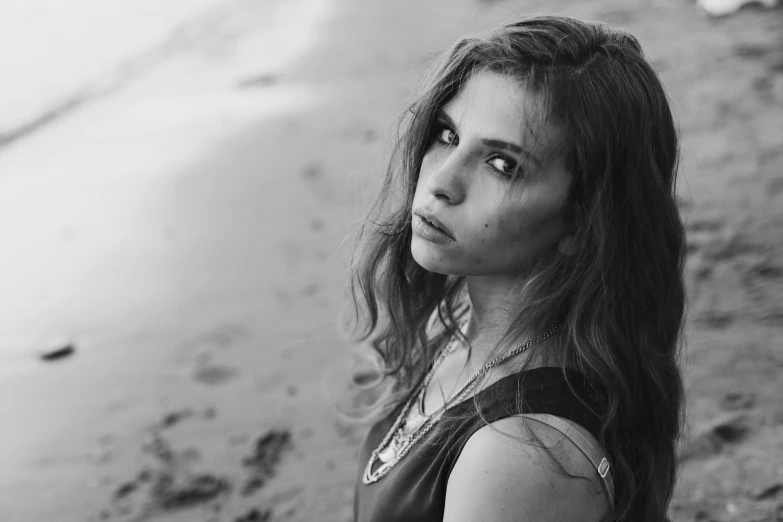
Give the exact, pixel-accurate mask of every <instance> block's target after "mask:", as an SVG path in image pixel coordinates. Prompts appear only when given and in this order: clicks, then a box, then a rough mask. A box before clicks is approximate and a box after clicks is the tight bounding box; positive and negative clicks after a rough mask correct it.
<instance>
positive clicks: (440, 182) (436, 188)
mask: <svg viewBox="0 0 783 522" xmlns="http://www.w3.org/2000/svg"><path fill="white" fill-rule="evenodd" d="M428 170H429V172H428V173H427V181H426V184H425V186H426V187H427V191H429V193H430V194H432V195H433V196H435V198H437V199H442V200H446V201H447V202H448V203H451V204H452V205H454V204H457V203H459V202H461V201H462V200H463V199H464V198H465V183H464V179H463V175H462V174H463V170H464V165H463V164H462V160H461V159H460V158H459V156H458V154H456V153H452V154H451V155H449V156H448V157H446V158H442V159H440V160H439V161H435V162H433V164H432V165H430V166H429V169H428Z"/></svg>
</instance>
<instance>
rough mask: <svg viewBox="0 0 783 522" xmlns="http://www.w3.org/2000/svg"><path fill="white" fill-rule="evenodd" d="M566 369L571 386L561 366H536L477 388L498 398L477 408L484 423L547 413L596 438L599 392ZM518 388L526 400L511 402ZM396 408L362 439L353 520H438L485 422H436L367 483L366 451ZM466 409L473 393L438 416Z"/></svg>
mask: <svg viewBox="0 0 783 522" xmlns="http://www.w3.org/2000/svg"><path fill="white" fill-rule="evenodd" d="M567 372H568V383H570V384H571V388H573V390H572V389H571V388H569V385H568V383H567V382H566V378H565V376H564V375H563V370H562V369H560V368H536V369H532V370H528V371H524V372H520V373H516V374H512V375H508V376H506V377H503V378H501V379H499V380H498V381H496V382H494V383H492V384H491V385H490V386H488V387H487V388H485V389H483V390H481V391H480V392H479V396H480V397H481V396H482V395H485V394H489V393H491V394H493V395H492V397H493V398H494V397H497V398H498V400H495V401H493V402H492V403H491V405H490V406H488V407H487V408H486V409H484V410H482V413H483V414H484V416H485V417H486V419H487V421H488V422H494V421H496V420H500V419H502V418H505V417H509V416H511V415H514V414H522V413H548V414H550V415H555V416H557V417H562V418H564V419H567V420H570V421H572V422H575V423H576V424H579V425H580V426H582V427H583V428H585V429H586V430H587V431H589V432H590V433H591V434H592V435H593V436H594V437H596V438H598V437H597V433H598V430H599V426H600V418H599V416H598V415H599V412H600V402H599V395H598V393H597V391H596V389H595V388H594V387H593V386H591V384H590V383H589V382H588V381H587V380H586V379H585V378H584V377H583V376H582V375H581V374H580V373H578V372H575V371H572V370H567ZM520 388H522V389H524V390H525V392H524V399H525V403H524V404H522V405H521V408H520V407H518V406H517V401H516V398H517V395H518V390H519V389H520ZM577 397H578V398H579V399H581V400H582V401H584V402H586V403H587V405H588V406H585V404H583V403H582V402H580V400H579V399H578V398H577ZM482 398H483V397H482ZM486 399H490V397H489V396H488V397H486ZM401 410H402V405H400V406H398V407H397V408H396V409H395V410H394V411H393V412H392V413H391V414H390V415H389V416H388V417H386V418H385V419H384V420H382V421H380V422H378V423H377V424H375V425H373V426H372V427H371V428H370V430H369V431H368V432H367V434H366V435H365V437H364V440H363V441H362V444H361V447H360V449H359V472H358V475H357V478H356V489H355V494H354V505H353V510H354V515H353V520H354V522H403V521H404V522H441V521H442V520H443V511H444V507H445V500H446V484H447V482H448V479H449V475H450V474H451V470H452V469H453V468H454V464H456V462H457V458H458V457H459V455H460V453H461V452H462V448H463V446H464V445H465V443H466V442H467V441H468V439H469V438H470V436H471V435H473V433H475V432H476V431H477V430H478V429H480V428H481V427H483V426H484V423H483V422H482V421H481V419H479V418H475V419H473V418H471V419H468V420H465V421H461V422H460V423H458V424H457V425H456V427H455V428H454V429H453V430H451V431H450V432H449V433H448V434H439V435H438V434H437V431H438V426H439V425H440V424H441V422H439V423H438V424H436V426H435V427H434V428H433V430H432V431H431V432H430V434H428V435H427V437H426V439H427V441H430V440H431V439H432V437H433V436H437V437H438V438H437V442H436V443H432V444H425V441H419V442H418V443H417V444H416V445H415V446H414V447H413V448H412V449H411V451H410V452H409V453H408V454H407V455H406V456H405V457H403V459H402V460H401V461H400V462H398V463H397V464H396V465H395V466H394V467H393V468H392V469H391V470H390V471H389V472H388V473H387V474H386V476H384V477H382V478H381V479H380V480H378V481H377V482H374V483H372V484H364V483H363V482H362V476H363V474H364V468H365V467H366V466H367V461H368V460H369V458H370V454H371V453H372V452H373V450H375V449H376V448H377V447H378V445H379V444H380V443H381V441H382V440H383V438H384V437H385V436H386V433H387V431H388V430H389V429H390V428H391V426H392V424H394V421H395V420H396V419H397V416H398V415H399V413H400V411H401ZM468 411H474V412H475V409H474V407H473V398H472V397H469V398H468V399H466V400H464V401H462V402H460V403H458V404H455V405H453V406H451V407H450V408H448V409H447V410H446V411H445V412H444V414H443V415H444V417H442V419H443V418H446V417H448V416H453V415H458V414H462V413H466V412H468Z"/></svg>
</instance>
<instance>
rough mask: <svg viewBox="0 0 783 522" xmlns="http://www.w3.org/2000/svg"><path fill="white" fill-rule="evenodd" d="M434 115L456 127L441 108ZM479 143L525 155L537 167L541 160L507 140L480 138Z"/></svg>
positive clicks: (539, 165)
mask: <svg viewBox="0 0 783 522" xmlns="http://www.w3.org/2000/svg"><path fill="white" fill-rule="evenodd" d="M436 117H437V118H438V119H440V120H443V121H444V122H445V123H446V124H447V125H449V126H450V127H452V128H453V129H454V130H456V129H457V125H456V124H455V123H454V120H453V119H451V116H449V115H448V114H446V112H445V111H444V110H443V109H440V110H439V111H438V112H437V114H436ZM481 144H482V145H484V146H486V147H491V148H495V149H504V150H508V151H511V152H514V153H516V154H520V155H522V156H525V157H526V158H527V159H528V160H530V161H531V162H532V163H534V164H535V165H536V166H537V167H541V160H539V159H538V158H536V157H535V156H533V155H532V154H531V153H529V152H528V151H526V150H525V149H523V148H522V147H520V146H519V145H516V144H514V143H509V142H508V141H503V140H498V139H493V138H484V139H482V140H481Z"/></svg>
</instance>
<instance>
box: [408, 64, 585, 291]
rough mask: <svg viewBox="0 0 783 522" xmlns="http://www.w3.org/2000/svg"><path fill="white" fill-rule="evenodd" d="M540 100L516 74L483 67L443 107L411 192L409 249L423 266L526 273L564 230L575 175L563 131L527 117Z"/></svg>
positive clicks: (462, 272)
mask: <svg viewBox="0 0 783 522" xmlns="http://www.w3.org/2000/svg"><path fill="white" fill-rule="evenodd" d="M535 101H536V100H535V95H534V94H533V93H529V92H527V91H526V90H525V89H524V88H523V87H522V86H521V85H520V84H519V83H518V82H517V81H515V80H514V79H512V78H510V77H508V76H504V75H501V74H497V73H493V72H487V71H482V72H478V73H476V74H474V75H472V76H471V77H470V79H469V80H468V81H467V82H466V83H464V84H463V87H462V89H461V90H460V92H459V93H458V95H457V96H456V97H455V98H454V99H452V100H451V101H450V102H449V103H447V104H446V105H445V106H444V107H443V108H442V110H441V111H440V115H439V117H438V119H437V122H436V124H435V126H434V130H433V133H432V136H431V138H430V143H429V146H428V149H427V152H426V154H425V156H424V159H423V162H422V166H421V171H420V173H419V179H418V182H417V185H416V194H415V196H414V199H413V209H412V210H413V223H412V226H413V239H412V242H411V251H412V254H413V258H414V259H415V260H416V262H417V263H418V264H419V265H421V266H422V267H423V268H425V269H427V270H430V271H432V272H437V273H441V274H449V275H460V276H476V275H482V276H487V275H501V274H503V275H520V274H525V273H526V271H527V270H529V268H530V267H531V266H532V264H533V263H535V261H536V259H537V258H538V257H539V256H540V255H541V254H542V253H544V252H546V251H547V250H549V249H551V248H555V247H556V245H557V243H558V241H559V240H560V239H561V238H563V237H564V235H566V233H567V232H568V230H569V225H568V223H567V222H566V219H565V213H564V202H565V200H566V195H567V192H568V187H569V181H570V178H571V176H570V174H569V173H568V172H567V171H566V168H565V158H564V154H563V153H562V151H560V150H558V149H559V147H558V146H557V145H558V143H559V140H558V139H557V132H556V131H557V129H555V128H552V127H547V126H545V127H544V128H535V129H533V127H534V125H533V124H532V122H530V121H529V116H527V115H529V114H532V113H533V111H532V110H531V109H532V108H533V107H534V106H535V105H534V104H535ZM539 127H540V126H539ZM534 145H536V146H535V147H534ZM515 168H518V169H519V170H518V173H517V177H516V179H513V178H512V174H513V172H514V169H515ZM426 220H429V221H430V222H432V221H436V224H438V226H439V228H441V229H443V230H445V232H446V234H443V233H440V232H438V231H437V230H435V229H433V228H432V227H431V226H429V225H427V224H426Z"/></svg>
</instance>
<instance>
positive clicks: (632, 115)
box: [338, 16, 686, 522]
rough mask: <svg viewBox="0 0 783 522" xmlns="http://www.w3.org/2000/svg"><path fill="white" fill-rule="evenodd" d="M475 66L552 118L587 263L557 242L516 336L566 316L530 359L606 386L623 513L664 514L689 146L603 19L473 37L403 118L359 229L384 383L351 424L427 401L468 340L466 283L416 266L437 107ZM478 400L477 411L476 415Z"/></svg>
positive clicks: (527, 288)
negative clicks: (442, 366) (681, 142)
mask: <svg viewBox="0 0 783 522" xmlns="http://www.w3.org/2000/svg"><path fill="white" fill-rule="evenodd" d="M478 71H491V72H495V73H500V74H504V75H507V76H509V77H511V78H514V79H516V80H517V81H518V82H519V83H520V85H522V86H523V87H524V88H525V89H526V90H527V92H533V93H535V94H536V100H538V110H537V113H536V114H537V115H538V117H537V118H536V119H537V120H538V123H541V122H544V121H550V122H556V124H557V126H558V128H559V130H560V131H561V134H562V141H563V143H562V144H561V145H562V146H563V147H564V149H563V150H565V151H566V157H567V166H568V168H569V170H570V173H571V174H572V179H571V183H570V187H569V191H568V196H567V201H566V212H567V214H568V216H569V217H570V219H571V221H572V222H573V223H575V224H576V231H575V238H576V242H577V244H578V245H579V248H578V249H577V250H578V251H577V252H576V254H575V255H563V254H561V253H559V252H558V251H557V249H556V248H553V249H552V251H551V252H548V253H547V254H545V255H544V256H543V257H542V258H541V259H540V260H539V262H538V263H537V264H536V265H535V267H534V268H533V270H532V275H530V276H529V277H528V278H527V279H526V280H525V282H524V284H523V285H522V286H521V288H520V289H519V304H520V309H519V310H520V311H519V313H518V315H517V316H516V317H515V320H514V322H513V324H512V326H511V327H510V329H509V331H508V332H507V333H506V336H505V337H504V339H506V340H510V341H511V342H519V341H522V340H524V339H523V338H522V335H523V332H529V331H538V332H543V331H544V330H546V329H547V328H549V327H550V326H551V325H553V324H555V323H557V322H563V324H564V326H563V328H562V329H561V330H560V331H559V333H558V334H557V335H555V336H554V337H553V338H551V340H550V342H547V343H545V344H541V345H534V346H533V347H531V349H530V352H531V355H530V358H529V359H526V360H527V361H532V360H535V358H536V357H539V359H538V360H539V362H540V361H542V360H544V359H547V358H548V359H547V360H549V361H550V363H551V361H553V360H554V361H556V363H557V365H558V366H561V367H562V368H563V369H564V370H565V369H566V368H570V369H576V370H577V371H579V372H580V373H582V374H583V375H584V376H586V377H587V378H589V379H590V380H591V381H592V382H597V383H599V384H600V386H601V389H602V391H603V393H602V397H603V403H602V410H601V411H600V416H601V419H602V423H601V429H600V433H599V434H598V441H599V443H600V444H601V445H602V447H603V448H604V449H605V451H606V452H607V455H608V458H609V460H610V463H611V465H612V470H613V474H614V481H615V484H616V488H617V489H616V492H615V509H614V512H613V513H612V514H611V518H612V519H614V520H621V521H630V520H633V521H656V522H657V521H660V520H664V519H665V516H666V510H667V507H668V504H669V502H670V500H671V497H672V494H673V489H674V483H675V478H676V474H675V470H676V466H675V465H676V454H675V447H676V443H677V441H678V439H679V436H680V429H681V426H682V422H683V384H682V377H681V374H680V369H679V353H680V341H681V337H682V327H683V321H684V314H685V304H686V297H685V288H684V283H683V266H684V253H685V233H684V228H683V223H682V219H681V217H680V214H679V211H678V208H677V204H676V196H675V191H676V189H675V184H676V175H677V165H678V158H679V148H678V137H677V130H676V128H675V123H674V119H673V116H672V113H671V110H670V107H669V102H668V99H667V95H666V93H665V91H664V88H663V86H662V84H661V82H660V80H659V79H658V77H657V75H656V73H655V71H654V69H653V67H652V66H651V65H650V63H649V62H648V61H647V59H646V58H645V56H644V54H643V52H642V49H641V47H640V45H639V42H638V41H637V40H636V39H635V38H634V37H633V36H631V35H630V34H628V33H626V32H623V31H621V30H618V29H615V28H612V27H609V26H607V25H605V24H603V23H599V22H591V21H581V20H577V19H572V18H568V17H560V16H557V17H554V16H535V17H529V18H524V19H521V20H517V21H514V22H512V23H509V24H507V25H504V26H502V27H499V28H496V29H493V30H489V31H485V32H482V33H478V34H475V35H471V36H469V37H466V38H464V39H461V40H459V41H458V42H456V43H455V44H454V45H453V46H451V47H450V48H449V49H448V50H446V51H445V52H444V53H442V54H441V55H440V56H439V57H438V58H436V59H435V60H434V61H433V62H432V64H431V66H430V68H429V69H428V71H427V73H426V74H425V76H424V79H423V82H422V85H421V88H420V90H419V93H418V94H417V96H416V98H415V99H414V100H413V101H412V102H411V103H410V105H409V107H408V109H407V110H406V111H405V113H404V114H403V115H402V116H401V118H400V120H399V121H398V133H397V136H396V138H397V139H396V140H395V145H394V149H393V151H392V155H391V159H390V161H389V164H388V168H387V170H386V173H385V177H384V179H383V183H382V186H381V189H380V193H379V195H378V197H377V200H376V201H375V202H374V204H373V205H372V207H371V211H370V212H369V214H368V216H367V218H366V220H365V221H364V223H363V225H362V227H361V229H360V231H359V236H358V242H357V247H356V251H355V253H354V257H353V260H352V264H351V269H352V271H351V274H352V279H351V287H350V288H351V291H350V297H351V299H349V303H350V304H351V305H352V306H350V307H349V310H350V311H351V313H350V314H348V316H347V317H346V318H345V321H346V327H347V328H348V330H349V332H350V334H349V335H350V336H351V337H352V339H354V340H355V341H356V342H357V343H359V344H360V345H363V346H366V347H370V348H371V349H370V350H368V351H369V353H370V355H371V361H372V362H373V364H374V367H375V373H374V378H371V377H368V375H370V374H367V373H362V374H358V373H357V374H356V375H354V376H353V381H352V382H353V383H354V386H353V390H354V391H356V390H358V391H359V393H361V394H362V395H361V396H362V397H365V399H364V400H365V402H364V403H361V404H360V403H359V402H357V401H354V402H353V405H352V406H353V410H351V413H350V414H348V413H347V412H345V411H344V410H343V411H342V413H343V414H345V416H344V418H350V419H354V420H356V421H358V422H362V423H368V424H369V423H374V422H377V421H379V420H381V419H383V418H386V417H387V416H389V415H390V414H391V413H393V412H394V411H395V410H397V408H398V407H400V406H401V405H402V404H403V403H404V402H405V401H406V400H407V399H408V398H409V397H411V396H412V394H413V393H414V392H415V391H416V387H417V386H419V385H420V383H421V381H422V379H423V377H424V374H425V372H426V370H427V369H428V366H429V365H431V363H432V361H433V359H434V357H435V355H436V354H437V352H438V350H439V349H440V347H441V345H442V343H443V342H445V341H446V340H447V339H449V338H450V337H451V336H452V335H454V334H457V335H459V332H458V328H457V327H456V324H457V321H458V320H459V316H460V315H461V314H463V313H464V312H465V310H466V305H465V292H464V290H465V280H464V278H463V277H459V276H451V275H442V274H437V273H433V272H429V271H427V270H425V269H424V268H422V267H421V266H419V265H418V264H417V263H416V262H415V260H414V259H413V257H412V255H411V249H410V245H411V235H412V232H411V205H412V201H413V196H414V192H415V188H416V184H417V180H418V176H419V169H420V167H421V164H422V158H423V157H424V155H425V153H426V152H427V150H428V147H429V145H430V143H431V135H432V133H433V129H434V126H435V123H436V113H437V111H438V110H439V109H440V108H441V107H443V106H444V104H446V103H448V102H449V101H450V100H451V99H453V98H454V97H455V96H456V94H457V93H458V92H459V89H460V87H461V85H463V84H464V82H465V81H466V79H468V78H469V77H470V76H471V75H472V74H475V73H476V72H478ZM500 346H501V345H500V343H499V344H498V347H500ZM498 349H500V348H498ZM501 353H504V352H501ZM536 354H537V355H536ZM493 355H494V354H493ZM525 364H527V363H525ZM550 365H551V364H550ZM524 368H525V366H524V364H523V365H521V366H520V367H519V368H518V369H520V370H523V369H524ZM565 373H566V372H565V371H564V374H565ZM488 375H489V374H488ZM488 375H487V376H485V378H487V377H488ZM359 393H357V395H356V396H359ZM522 393H523V392H522ZM368 394H369V395H368ZM368 396H369V397H371V399H369V400H368V399H366V397H368ZM479 399H480V398H479V396H478V395H475V396H474V398H473V400H474V406H475V412H473V413H472V414H475V415H480V412H481V410H482V405H481V404H479ZM481 400H485V401H486V400H494V398H491V397H490V398H487V397H486V396H484V398H483V399H481ZM338 409H339V408H338Z"/></svg>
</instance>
